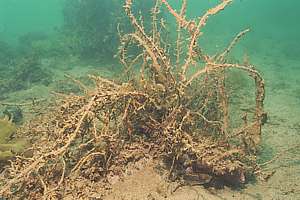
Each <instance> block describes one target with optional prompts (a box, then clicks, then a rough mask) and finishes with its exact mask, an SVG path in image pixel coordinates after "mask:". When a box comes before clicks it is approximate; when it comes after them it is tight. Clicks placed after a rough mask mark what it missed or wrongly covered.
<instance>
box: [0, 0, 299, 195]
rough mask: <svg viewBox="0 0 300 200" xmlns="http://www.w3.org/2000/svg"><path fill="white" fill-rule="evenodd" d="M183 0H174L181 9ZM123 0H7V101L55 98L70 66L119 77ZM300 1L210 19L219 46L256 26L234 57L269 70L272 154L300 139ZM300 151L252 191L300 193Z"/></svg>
mask: <svg viewBox="0 0 300 200" xmlns="http://www.w3.org/2000/svg"><path fill="white" fill-rule="evenodd" d="M99 2H101V3H99ZM137 2H138V1H137ZM176 2H177V1H175V0H173V1H172V2H171V1H170V3H171V4H172V5H173V6H174V7H175V8H176V7H177V9H179V7H178V5H176ZM216 2H218V1H216V0H210V1H208V0H205V1H204V0H202V1H196V0H191V1H190V3H189V6H188V16H189V17H193V16H199V14H203V13H204V11H205V10H206V9H207V8H210V7H213V6H214V5H216ZM122 4H123V1H121V0H119V1H117V0H115V1H109V0H90V1H84V0H64V1H63V0H43V1H41V0H0V101H3V102H22V101H26V100H28V99H31V98H33V97H34V98H37V99H38V98H45V97H46V98H47V96H48V95H49V92H50V91H52V90H56V91H61V90H64V91H68V90H71V89H70V88H66V87H65V86H63V85H62V84H61V83H60V81H62V80H63V75H64V74H65V73H68V74H72V75H74V76H80V75H83V74H85V73H86V74H87V73H91V72H92V73H98V74H101V75H104V76H110V77H113V76H114V73H115V72H116V71H118V70H119V69H120V68H119V66H118V64H117V60H115V59H114V58H113V55H114V54H115V52H116V50H117V46H118V42H119V41H118V35H117V32H116V25H117V23H119V22H120V23H121V25H122V24H123V25H124V26H123V27H122V28H123V30H125V31H126V29H128V24H126V23H127V21H126V19H124V14H122V13H123V9H122ZM151 5H152V3H151V1H150V0H149V1H148V0H144V1H139V3H138V5H137V7H136V11H138V10H142V12H143V14H144V17H145V24H147V20H149V18H147V17H149V14H147V10H149V8H150V7H151ZM299 8H300V1H296V0H285V1H279V0H235V1H234V2H233V4H232V5H230V6H229V7H228V8H226V9H225V10H224V11H223V12H221V13H219V14H218V15H217V16H213V17H211V18H210V19H209V21H208V25H207V27H205V30H204V32H205V34H204V36H203V37H202V39H201V41H200V44H201V45H202V46H203V47H204V49H205V50H206V51H207V52H209V54H214V53H217V52H220V51H221V50H222V49H223V48H224V47H225V46H226V45H227V44H228V43H229V42H230V41H231V39H232V38H233V37H234V36H235V35H236V34H237V33H238V32H240V31H241V30H244V29H246V28H250V29H251V32H249V33H248V34H247V35H246V36H245V37H244V38H243V39H242V40H241V41H240V43H239V44H238V45H237V47H236V48H235V50H234V51H233V52H232V54H231V59H233V60H234V59H237V60H242V59H243V58H245V57H247V59H249V62H251V63H252V64H253V65H254V66H256V67H257V69H258V70H259V71H261V72H262V74H263V75H264V77H265V81H266V87H267V96H266V103H265V106H266V110H267V112H268V113H269V122H268V123H267V124H266V125H265V127H264V130H263V133H264V136H263V137H264V146H265V147H264V151H263V152H265V153H266V154H268V155H267V157H268V156H272V155H275V154H276V153H277V152H280V151H283V150H286V149H287V148H288V147H290V146H293V145H295V144H297V143H299V142H300V135H299V131H300V25H299V19H300V12H299ZM166 15H167V16H168V14H166ZM170 22H172V19H171V20H170ZM171 27H172V25H171ZM64 87H65V88H64ZM71 91H72V90H71ZM0 107H1V105H0ZM0 110H3V107H2V108H1V109H0ZM296 155H298V154H295V153H294V154H293V153H290V154H289V153H287V155H286V156H285V157H284V158H282V159H280V160H279V161H278V162H277V163H275V164H274V167H280V168H279V169H278V173H276V174H275V176H274V177H273V178H271V179H270V185H269V186H267V188H268V189H267V190H266V188H264V187H259V189H261V191H259V189H258V190H257V188H256V186H252V187H249V188H248V190H249V192H254V191H255V192H257V193H259V195H258V196H260V197H266V199H267V198H269V199H270V198H273V197H274V198H277V197H278V198H279V199H280V198H284V197H285V196H284V195H285V194H286V189H285V188H295V189H294V191H296V192H294V193H293V194H290V193H289V194H288V195H290V196H288V199H297V198H300V194H299V193H300V191H299V188H300V185H299V184H298V183H296V181H297V179H298V178H300V177H299V176H300V175H299V174H300V173H299V168H300V165H299V157H297V156H296ZM290 157H294V158H296V160H295V159H289V158H290ZM297 159H298V160H297ZM289 177H290V178H289ZM264 190H265V192H264ZM276 195H277V196H276ZM263 199H265V198H263Z"/></svg>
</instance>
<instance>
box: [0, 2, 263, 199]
mask: <svg viewBox="0 0 300 200" xmlns="http://www.w3.org/2000/svg"><path fill="white" fill-rule="evenodd" d="M155 2H156V3H155V6H154V8H153V9H152V19H153V21H152V25H153V26H152V27H153V28H152V30H151V32H149V33H148V32H146V31H145V29H144V27H143V23H142V22H141V21H140V20H139V19H138V18H137V17H136V16H135V15H134V14H133V12H132V4H133V1H132V0H126V3H125V5H124V9H125V12H126V14H127V15H128V17H129V19H130V21H131V24H132V26H133V28H134V32H132V33H127V34H123V33H121V32H120V36H121V46H120V48H119V56H120V60H121V62H122V64H123V65H124V67H125V74H127V75H128V77H127V78H128V81H126V82H117V81H112V80H108V79H104V78H101V77H95V76H91V77H90V78H91V79H92V80H94V83H95V87H94V88H93V89H90V88H88V87H86V86H85V85H84V84H82V83H81V82H79V81H78V82H77V84H78V85H79V86H80V88H81V89H82V91H83V93H84V95H81V96H80V95H67V96H66V95H65V96H64V98H63V99H62V100H61V102H60V103H59V105H58V106H57V107H55V108H54V109H53V112H52V113H50V114H49V115H45V116H44V117H41V118H39V119H37V120H36V121H35V122H32V124H31V125H30V128H26V127H24V130H23V131H24V132H25V133H26V132H27V134H28V133H29V132H30V134H31V135H32V136H34V137H36V136H37V135H38V136H39V137H36V138H35V142H34V143H33V145H32V147H31V149H30V151H31V154H30V155H29V156H28V155H27V156H25V155H20V156H18V157H16V158H15V159H14V160H13V161H12V162H11V165H10V167H8V168H7V169H6V170H5V171H4V172H3V174H2V180H1V190H0V194H1V195H3V196H5V197H8V198H26V199H28V198H32V199H41V198H42V197H44V198H47V199H57V198H62V197H72V198H81V197H85V198H87V197H91V196H93V195H94V194H95V193H98V195H99V193H100V194H101V192H103V194H104V191H105V190H106V189H107V188H109V184H110V181H111V180H112V179H113V178H114V177H122V174H123V173H124V171H125V170H126V168H127V166H128V165H129V164H132V163H134V162H137V161H139V160H140V159H142V158H150V159H159V160H163V161H164V162H165V164H166V166H167V167H168V172H169V175H170V178H174V177H175V178H176V177H177V178H181V177H182V178H187V179H188V178H189V177H192V176H193V177H197V176H198V177H200V175H203V174H206V175H207V176H201V177H207V181H205V182H206V183H207V184H213V183H214V182H218V183H223V184H230V185H239V184H244V183H245V182H246V181H247V178H248V177H249V176H251V175H253V174H254V171H255V168H256V164H255V163H256V160H255V154H256V150H257V146H258V145H259V143H260V136H261V125H262V119H263V117H264V112H263V100H264V81H263V79H262V78H261V76H260V74H259V73H258V72H257V71H256V70H255V68H254V67H253V66H251V65H242V64H239V63H227V61H226V56H227V54H228V53H229V52H230V51H231V49H232V48H233V47H234V46H235V44H236V43H237V41H238V40H239V39H240V38H241V36H243V35H244V34H245V33H246V32H248V30H246V31H243V32H241V33H239V34H238V35H237V36H236V37H235V38H234V39H233V41H232V42H231V43H230V44H229V46H228V48H226V49H225V50H224V51H223V52H222V53H220V54H218V55H216V56H209V55H206V54H205V53H204V51H203V50H202V49H201V47H200V46H199V45H198V39H199V38H200V37H201V36H202V34H203V32H202V29H203V27H204V26H205V24H206V22H207V20H208V19H209V18H210V17H211V16H212V15H215V14H217V13H218V12H220V11H222V10H223V9H224V8H225V7H226V6H228V5H229V4H230V3H231V0H223V1H221V2H220V3H219V4H218V5H216V6H215V7H214V8H211V9H210V10H208V11H207V12H206V13H205V14H204V15H203V16H202V17H200V18H197V19H187V17H186V16H185V13H186V4H187V1H186V0H183V1H182V7H181V10H180V11H179V12H177V11H175V10H174V9H173V8H172V6H171V5H170V4H169V3H168V1H167V0H157V1H155ZM165 8H167V10H168V11H169V12H170V13H171V14H172V15H173V16H174V17H175V19H176V22H177V27H178V28H177V36H178V37H177V40H176V41H175V46H176V50H175V56H174V55H171V54H170V52H171V51H169V47H170V45H166V41H165V39H164V38H163V37H162V36H161V35H160V30H159V29H158V27H159V28H163V27H164V25H162V24H161V23H164V22H163V20H157V15H158V14H159V12H160V11H161V10H162V9H165ZM136 46H139V49H140V53H139V54H137V56H136V57H132V56H130V55H127V53H128V52H130V48H135V47H136ZM135 66H140V67H139V73H136V72H135V75H132V74H134V73H130V72H132V70H136V67H135ZM231 68H236V69H239V70H241V71H243V72H245V73H246V74H248V75H249V76H250V77H252V78H253V80H254V81H255V86H256V87H255V89H256V96H255V97H253V98H255V99H256V105H255V107H254V108H253V112H254V117H253V119H252V120H250V119H249V118H247V119H244V123H243V125H242V126H241V127H239V128H237V129H235V130H232V129H231V128H230V124H229V117H230V116H229V112H228V106H229V105H228V94H227V93H226V92H227V88H226V87H225V84H224V83H225V80H226V71H227V70H230V69H231ZM99 188H100V189H99Z"/></svg>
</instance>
